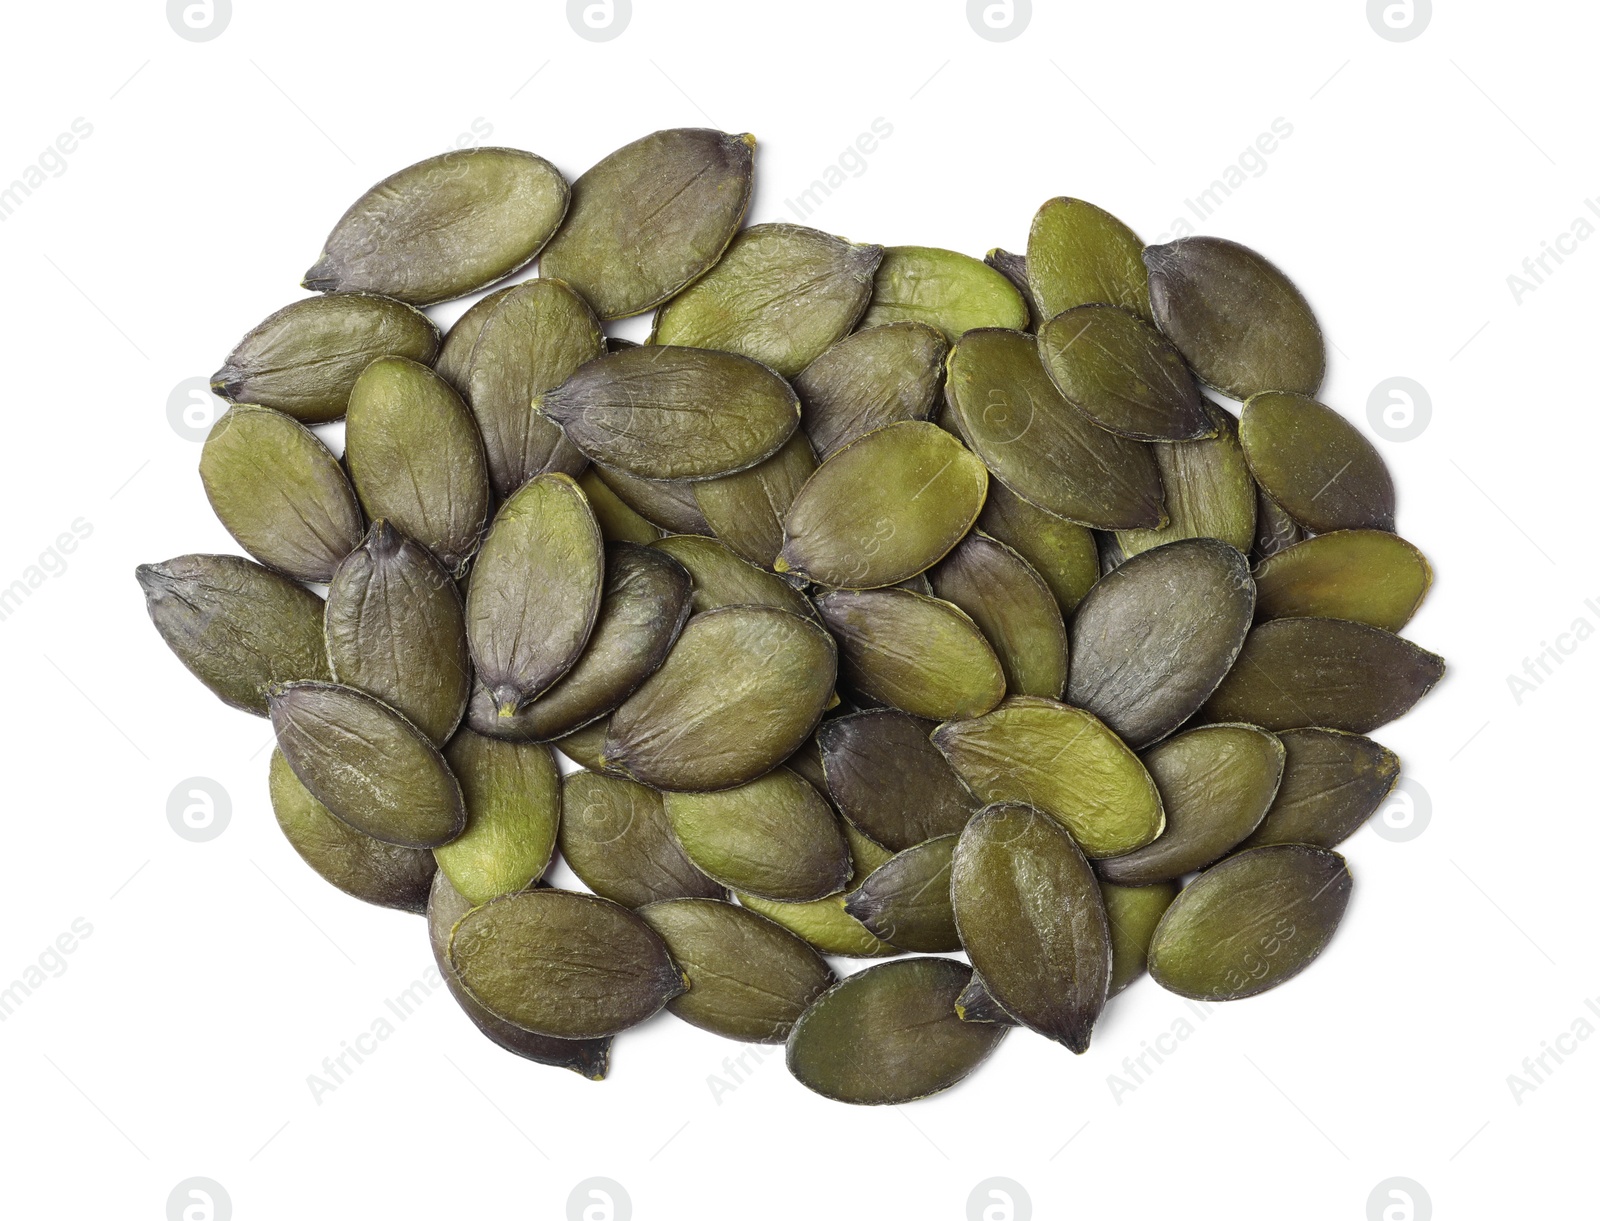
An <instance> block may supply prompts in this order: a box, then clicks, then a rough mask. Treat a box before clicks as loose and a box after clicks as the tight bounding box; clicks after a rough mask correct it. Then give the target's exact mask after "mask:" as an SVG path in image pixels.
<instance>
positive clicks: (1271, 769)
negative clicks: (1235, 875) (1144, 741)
mask: <svg viewBox="0 0 1600 1221" xmlns="http://www.w3.org/2000/svg"><path fill="white" fill-rule="evenodd" d="M1141 761H1142V762H1143V763H1144V765H1145V768H1146V770H1148V771H1149V773H1150V776H1151V778H1152V779H1153V780H1154V781H1155V782H1156V788H1157V789H1158V790H1159V791H1160V793H1161V808H1162V809H1163V810H1165V811H1166V814H1167V825H1166V829H1165V830H1164V831H1162V832H1161V834H1160V835H1159V836H1157V837H1156V838H1155V839H1154V840H1152V841H1151V842H1150V843H1148V844H1146V845H1145V846H1144V847H1143V848H1139V849H1136V850H1135V851H1133V852H1129V853H1126V854H1124V855H1122V856H1114V857H1111V858H1110V859H1109V860H1104V861H1101V862H1100V863H1099V871H1100V876H1101V877H1102V878H1104V879H1105V880H1106V881H1107V882H1113V883H1115V884H1117V885H1120V886H1148V885H1150V884H1152V883H1155V882H1172V881H1176V880H1177V879H1178V878H1181V877H1182V876H1183V875H1184V874H1186V873H1191V872H1193V871H1194V870H1196V869H1204V868H1205V867H1206V866H1207V865H1209V864H1211V863H1212V862H1213V861H1215V860H1218V859H1219V858H1220V857H1222V856H1223V854H1225V853H1226V852H1228V851H1229V850H1230V849H1232V848H1234V847H1236V846H1237V845H1238V844H1239V843H1241V842H1242V841H1243V840H1244V839H1245V838H1246V837H1247V836H1248V835H1249V834H1250V833H1251V832H1252V831H1254V830H1255V829H1256V828H1257V827H1258V826H1260V825H1261V820H1262V819H1263V818H1264V817H1265V816H1266V813H1267V808H1268V807H1269V806H1271V805H1272V799H1273V798H1274V797H1275V796H1276V795H1277V792H1278V784H1279V782H1280V781H1281V780H1282V779H1283V768H1284V747H1283V743H1281V742H1280V741H1278V739H1277V738H1275V737H1273V736H1272V735H1271V734H1270V733H1267V732H1266V731H1265V730H1261V729H1257V728H1256V727H1255V726H1254V725H1205V726H1202V727H1201V728H1199V729H1191V730H1188V731H1187V732H1185V733H1180V734H1178V735H1177V736H1176V737H1172V738H1168V739H1167V740H1166V741H1165V742H1162V743H1161V744H1160V745H1159V746H1154V747H1152V748H1151V749H1149V750H1147V751H1145V753H1144V754H1143V755H1142V756H1141Z"/></svg>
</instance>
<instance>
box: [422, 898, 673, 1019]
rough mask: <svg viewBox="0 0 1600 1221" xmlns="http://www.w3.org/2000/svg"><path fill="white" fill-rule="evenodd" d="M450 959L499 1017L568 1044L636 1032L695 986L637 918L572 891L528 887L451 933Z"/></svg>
mask: <svg viewBox="0 0 1600 1221" xmlns="http://www.w3.org/2000/svg"><path fill="white" fill-rule="evenodd" d="M450 963H451V965H452V966H453V967H454V968H455V970H456V974H457V976H458V977H459V978H460V980H461V983H462V986H463V987H465V988H466V990H467V992H468V993H469V994H470V995H471V996H472V997H473V998H474V999H475V1000H477V1001H478V1003H479V1004H481V1005H483V1006H484V1008H486V1009H488V1010H489V1011H490V1012H491V1013H494V1014H496V1015H497V1016H499V1017H501V1018H504V1019H505V1020H506V1021H508V1022H512V1023H515V1024H516V1025H518V1026H521V1027H522V1028H523V1029H524V1030H531V1031H533V1032H534V1033H535V1034H543V1035H551V1036H554V1037H555V1038H560V1039H594V1038H601V1037H603V1036H605V1035H608V1034H616V1033H617V1032H618V1031H620V1030H626V1029H627V1028H628V1027H630V1026H636V1025H638V1024H639V1023H640V1022H642V1021H644V1020H645V1018H647V1017H649V1016H651V1014H653V1013H655V1012H657V1011H658V1010H659V1009H660V1008H661V1007H662V1006H663V1005H665V1004H666V1003H667V1002H668V1001H670V1000H671V999H672V998H673V997H675V996H681V995H683V993H684V992H685V991H687V989H688V986H689V984H688V980H687V979H686V978H685V977H684V974H683V972H682V971H680V970H679V969H678V967H677V966H676V965H675V964H674V963H673V961H672V959H671V957H669V956H668V954H667V947H666V945H665V944H664V943H663V942H662V940H661V938H660V937H658V936H657V935H656V934H655V931H654V930H652V929H651V927H650V926H649V925H648V924H646V923H645V922H644V921H643V920H641V919H639V917H638V916H636V915H634V914H633V913H632V912H631V911H629V910H628V909H627V908H625V907H622V906H619V905H618V904H616V903H612V902H611V901H610V900H609V899H601V898H598V897H596V896H594V895H583V894H575V893H573V892H571V891H566V890H524V891H520V892H519V893H517V894H513V895H506V896H504V897H502V898H499V899H496V900H494V901H493V902H492V903H486V904H484V905H483V906H482V907H477V908H474V909H473V910H472V911H469V912H468V913H467V914H466V915H464V916H462V917H461V919H460V920H459V921H457V922H456V926H455V929H454V931H453V932H452V933H451V934H450Z"/></svg>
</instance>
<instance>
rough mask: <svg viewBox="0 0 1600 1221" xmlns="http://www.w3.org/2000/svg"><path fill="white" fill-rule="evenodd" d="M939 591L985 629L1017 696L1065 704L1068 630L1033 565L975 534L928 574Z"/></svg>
mask: <svg viewBox="0 0 1600 1221" xmlns="http://www.w3.org/2000/svg"><path fill="white" fill-rule="evenodd" d="M928 579H929V580H930V581H931V582H932V584H933V592H934V594H935V595H936V596H938V597H940V598H943V599H944V600H945V601H946V602H950V603H952V604H953V605H955V606H958V607H960V608H961V609H962V610H964V611H965V612H966V613H967V614H968V615H970V616H971V617H972V621H973V622H974V623H976V624H977V625H978V627H979V628H980V629H982V631H983V634H984V637H985V638H986V639H987V640H988V641H989V643H990V645H992V646H993V648H994V651H995V656H996V657H998V658H999V659H1000V668H1001V669H1002V670H1004V671H1005V675H1006V690H1007V691H1009V692H1010V693H1011V694H1013V695H1043V696H1046V697H1048V698H1050V699H1059V698H1060V696H1061V692H1062V689H1063V688H1064V687H1065V686H1066V685H1067V629H1066V625H1065V624H1064V623H1063V622H1062V619H1061V608H1060V606H1059V605H1058V604H1057V603H1056V599H1055V595H1054V594H1053V593H1051V592H1050V587H1049V586H1048V585H1046V584H1045V583H1044V578H1042V577H1041V576H1040V575H1039V574H1038V573H1037V572H1035V571H1034V570H1033V567H1032V566H1031V565H1030V564H1029V563H1028V561H1027V560H1025V559H1023V558H1022V557H1021V556H1020V555H1018V554H1017V553H1016V552H1015V551H1013V550H1011V548H1010V547H1007V546H1006V545H1005V544H1004V543H1001V542H998V541H996V540H995V539H992V538H990V537H989V536H988V535H987V534H980V533H977V532H974V533H972V534H969V535H967V537H966V538H964V539H962V540H961V542H960V543H958V544H957V545H956V548H955V550H953V551H952V552H951V553H950V554H949V555H947V556H945V558H944V559H943V560H941V561H940V562H939V564H938V565H937V566H936V567H935V568H933V569H932V570H931V571H930V572H929V573H928Z"/></svg>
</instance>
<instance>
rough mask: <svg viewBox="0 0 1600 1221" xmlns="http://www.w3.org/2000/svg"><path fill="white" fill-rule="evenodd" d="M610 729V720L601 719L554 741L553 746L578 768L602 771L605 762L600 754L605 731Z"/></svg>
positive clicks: (604, 741)
mask: <svg viewBox="0 0 1600 1221" xmlns="http://www.w3.org/2000/svg"><path fill="white" fill-rule="evenodd" d="M610 727H611V720H610V718H609V717H601V718H600V719H599V720H598V721H594V722H591V723H590V724H588V725H585V726H584V727H583V728H582V729H575V730H573V731H572V732H571V733H569V734H566V735H565V736H563V737H560V738H558V739H556V741H555V742H554V743H553V745H554V746H555V747H556V749H557V750H559V751H560V752H561V753H562V754H564V755H565V756H566V757H567V758H569V759H571V760H572V761H573V762H574V763H576V764H577V765H578V766H579V767H586V768H588V769H589V770H590V771H591V772H600V771H604V770H605V760H604V759H603V758H602V757H601V752H602V749H603V748H604V746H605V744H606V731H607V730H608V729H609V728H610Z"/></svg>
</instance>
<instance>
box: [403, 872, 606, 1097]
mask: <svg viewBox="0 0 1600 1221" xmlns="http://www.w3.org/2000/svg"><path fill="white" fill-rule="evenodd" d="M430 859H431V856H430ZM471 910H472V904H471V903H469V902H468V901H467V900H466V899H465V898H463V897H462V896H461V894H460V893H459V892H458V891H457V890H456V888H455V887H454V886H452V885H450V879H449V878H448V877H446V876H445V874H444V872H443V871H442V870H441V871H440V872H439V873H437V874H435V875H434V879H433V891H432V893H431V894H430V895H429V897H428V944H429V945H430V946H431V947H432V949H433V961H434V965H436V966H437V967H438V968H439V974H440V975H441V976H443V977H444V982H445V984H446V985H447V986H448V987H449V989H450V995H451V996H453V997H455V999H456V1003H457V1004H458V1005H460V1006H461V1009H462V1012H464V1013H465V1014H466V1015H467V1017H468V1018H469V1019H470V1020H471V1021H472V1024H473V1025H474V1026H476V1027H477V1028H478V1029H479V1030H481V1031H482V1032H483V1034H484V1035H485V1037H487V1038H488V1039H489V1040H490V1041H491V1042H493V1043H496V1044H498V1045H499V1046H500V1047H503V1048H505V1049H506V1050H507V1051H509V1052H511V1053H512V1054H513V1055H518V1056H521V1057H522V1058H523V1059H525V1060H532V1061H533V1062H534V1063H536V1064H549V1065H553V1066H555V1067H557V1068H567V1069H571V1070H572V1071H573V1072H575V1073H577V1074H578V1075H579V1076H581V1077H587V1078H588V1079H589V1080H591V1081H603V1080H605V1076H606V1072H607V1071H608V1070H609V1069H610V1067H611V1036H610V1035H606V1036H604V1037H603V1038H598V1039H552V1038H549V1037H547V1036H545V1035H542V1034H534V1033H533V1032H532V1031H530V1030H523V1029H522V1028H521V1027H520V1026H514V1025H512V1024H511V1023H510V1022H508V1021H506V1020H505V1019H504V1018H500V1017H496V1016H495V1015H494V1014H492V1013H490V1012H489V1011H488V1010H487V1009H485V1008H484V1007H483V1006H482V1005H480V1004H479V1003H478V1002H477V1001H476V1000H474V999H473V998H472V997H471V996H470V995H469V994H468V993H467V990H466V989H465V988H463V987H462V986H461V980H460V979H459V978H457V976H456V972H455V968H454V967H452V966H451V965H450V930H451V929H453V928H454V927H455V926H456V921H458V920H460V919H461V917H462V916H464V915H466V914H467V913H468V912H469V911H471Z"/></svg>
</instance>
